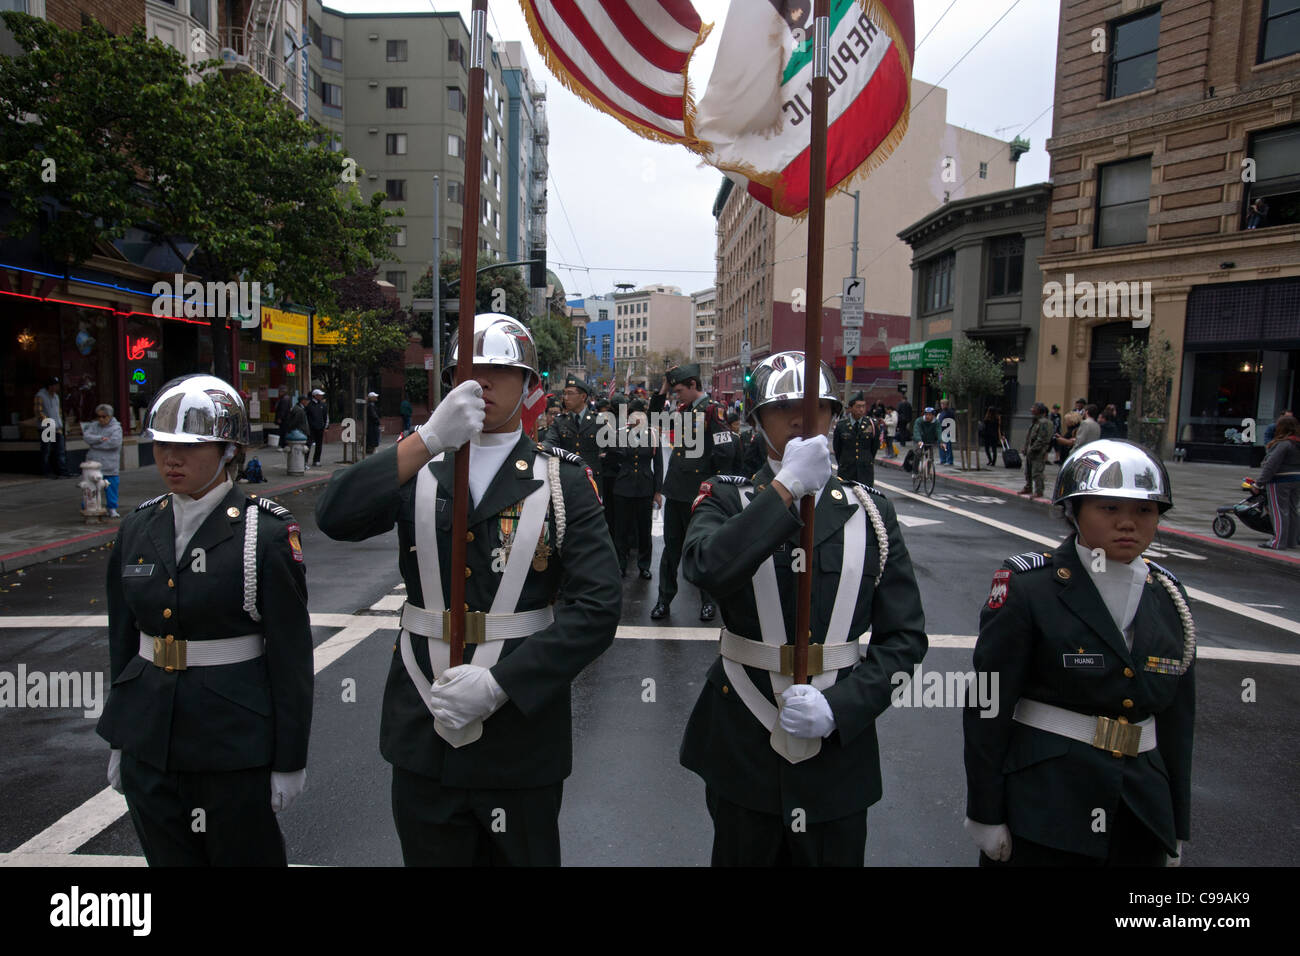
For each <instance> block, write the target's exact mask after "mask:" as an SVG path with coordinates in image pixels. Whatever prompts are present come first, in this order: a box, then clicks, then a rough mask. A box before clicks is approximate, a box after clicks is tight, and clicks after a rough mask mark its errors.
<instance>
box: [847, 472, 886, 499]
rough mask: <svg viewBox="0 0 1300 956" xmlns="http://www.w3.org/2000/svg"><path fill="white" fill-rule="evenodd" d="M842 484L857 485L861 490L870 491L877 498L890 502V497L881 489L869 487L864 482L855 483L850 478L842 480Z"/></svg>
mask: <svg viewBox="0 0 1300 956" xmlns="http://www.w3.org/2000/svg"><path fill="white" fill-rule="evenodd" d="M837 477H838V476H837ZM840 484H842V485H857V486H858V487H859V488H861V489H862V490H863V491H869V492H871V493H872V494H873V495H875V496H877V497H878V498H885V499H886V500H888V496H887V495H886V494H885V493H884V492H883V491H881V490H880V489H879V488H877V487H875V486H874V485H869V484H867V483H866V482H863V481H853V480H852V479H850V478H840Z"/></svg>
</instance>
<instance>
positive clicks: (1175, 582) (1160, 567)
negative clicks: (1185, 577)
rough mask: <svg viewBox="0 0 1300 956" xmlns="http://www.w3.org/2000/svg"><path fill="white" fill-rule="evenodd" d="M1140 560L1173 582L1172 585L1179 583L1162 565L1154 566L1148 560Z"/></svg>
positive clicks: (1154, 564)
mask: <svg viewBox="0 0 1300 956" xmlns="http://www.w3.org/2000/svg"><path fill="white" fill-rule="evenodd" d="M1142 560H1143V561H1145V562H1146V563H1147V564H1149V565H1151V567H1153V568H1155V569H1156V570H1157V571H1159V572H1160V573H1161V574H1163V575H1164V576H1165V577H1167V578H1168V579H1169V580H1170V581H1173V582H1174V584H1178V583H1179V581H1178V577H1177V576H1176V575H1175V574H1174V572H1172V571H1170V570H1169V569H1168V568H1166V567H1164V566H1163V565H1159V564H1156V563H1155V562H1154V561H1152V560H1151V559H1150V558H1143V559H1142Z"/></svg>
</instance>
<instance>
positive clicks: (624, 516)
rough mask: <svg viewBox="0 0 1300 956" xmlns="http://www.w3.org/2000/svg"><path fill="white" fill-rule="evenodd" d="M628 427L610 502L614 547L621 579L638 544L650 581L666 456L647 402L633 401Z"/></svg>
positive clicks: (639, 563)
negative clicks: (654, 516) (655, 510)
mask: <svg viewBox="0 0 1300 956" xmlns="http://www.w3.org/2000/svg"><path fill="white" fill-rule="evenodd" d="M629 407H630V408H631V413H630V414H629V415H628V416H627V427H626V428H625V429H624V430H623V434H622V435H621V436H620V438H621V447H620V449H619V451H620V459H619V467H618V474H617V476H616V477H615V478H614V483H613V489H612V492H613V493H612V494H611V495H610V500H611V501H612V502H613V503H614V546H615V550H616V551H617V552H618V573H619V576H620V577H621V576H623V575H625V574H627V555H628V551H629V550H631V547H632V542H633V540H635V541H636V563H637V568H638V570H639V571H640V573H641V577H642V578H643V579H645V580H647V581H648V580H650V578H652V577H653V575H652V574H651V572H650V558H651V556H652V553H653V551H654V541H653V539H652V538H651V537H650V517H651V515H650V510H651V507H652V506H653V504H654V496H655V495H657V494H658V493H659V492H660V490H661V489H662V488H663V483H664V456H663V455H662V454H660V438H659V431H658V429H655V428H651V427H650V424H649V420H648V419H647V418H646V412H645V410H646V402H645V400H644V399H640V398H637V399H633V400H632V402H631V403H630V406H629Z"/></svg>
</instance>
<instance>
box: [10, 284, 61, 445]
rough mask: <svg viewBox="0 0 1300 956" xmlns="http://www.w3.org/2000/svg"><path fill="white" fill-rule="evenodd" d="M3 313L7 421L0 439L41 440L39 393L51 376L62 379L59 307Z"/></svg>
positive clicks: (13, 309)
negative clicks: (38, 438) (38, 408)
mask: <svg viewBox="0 0 1300 956" xmlns="http://www.w3.org/2000/svg"><path fill="white" fill-rule="evenodd" d="M13 301H14V300H11V299H8V298H7V297H6V299H5V306H6V308H5V310H4V311H3V312H2V313H0V381H2V382H3V406H0V408H2V409H3V411H2V414H3V418H0V425H2V426H3V428H2V429H0V437H3V438H4V439H6V440H11V441H16V440H18V439H20V438H21V439H25V440H28V441H34V440H36V439H37V437H38V423H37V416H36V412H35V401H36V393H37V392H38V391H39V390H40V389H41V388H43V387H44V385H45V381H46V379H48V378H49V376H51V375H58V376H60V377H62V374H63V373H62V368H61V363H60V360H59V318H58V316H59V307H58V306H54V305H45V306H42V305H39V304H26V303H24V304H23V305H21V306H17V307H15V306H13V305H12V302H13Z"/></svg>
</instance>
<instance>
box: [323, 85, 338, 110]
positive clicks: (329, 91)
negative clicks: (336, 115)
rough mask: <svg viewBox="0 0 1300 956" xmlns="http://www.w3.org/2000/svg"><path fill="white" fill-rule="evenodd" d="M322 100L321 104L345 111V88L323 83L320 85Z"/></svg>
mask: <svg viewBox="0 0 1300 956" xmlns="http://www.w3.org/2000/svg"><path fill="white" fill-rule="evenodd" d="M320 98H321V102H322V103H324V104H325V105H326V106H333V107H334V108H335V109H340V110H341V109H343V87H341V86H339V85H338V84H337V83H322V84H321V85H320Z"/></svg>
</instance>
